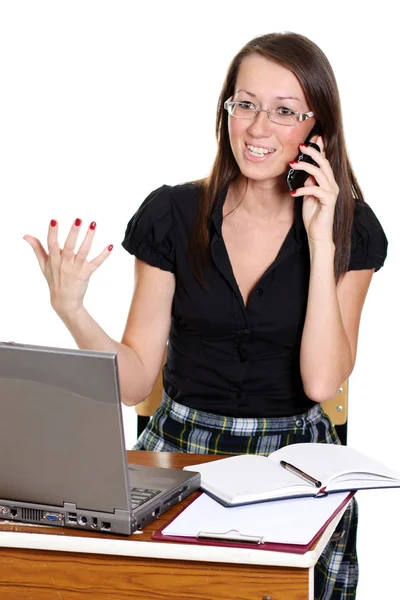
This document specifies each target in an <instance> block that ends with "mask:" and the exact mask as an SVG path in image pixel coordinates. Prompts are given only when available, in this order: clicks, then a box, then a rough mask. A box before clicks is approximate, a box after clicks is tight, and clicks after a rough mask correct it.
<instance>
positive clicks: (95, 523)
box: [91, 517, 97, 529]
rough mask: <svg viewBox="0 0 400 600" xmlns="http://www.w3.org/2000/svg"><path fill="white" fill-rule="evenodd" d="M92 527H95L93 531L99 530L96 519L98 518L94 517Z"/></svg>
mask: <svg viewBox="0 0 400 600" xmlns="http://www.w3.org/2000/svg"><path fill="white" fill-rule="evenodd" d="M91 526H92V527H93V529H96V528H97V519H96V517H92V525H91Z"/></svg>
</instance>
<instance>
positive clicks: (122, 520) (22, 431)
mask: <svg viewBox="0 0 400 600" xmlns="http://www.w3.org/2000/svg"><path fill="white" fill-rule="evenodd" d="M199 485H200V475H199V474H198V473H193V472H189V471H182V470H180V469H170V468H158V467H150V466H142V465H131V464H130V465H128V464H127V460H126V451H125V440H124V430H123V423H122V410H121V403H120V394H119V379H118V369H117V360H116V355H115V354H111V353H105V352H94V351H86V350H67V349H61V348H46V347H40V346H28V345H22V344H15V343H12V342H9V343H1V342H0V518H1V519H7V520H15V521H22V522H25V523H34V524H42V525H43V524H46V525H58V526H60V527H72V528H74V529H81V530H90V531H101V532H109V533H114V534H125V535H130V534H131V533H132V532H133V531H135V530H136V529H141V528H142V527H144V526H145V525H146V524H147V523H150V522H151V521H153V520H154V519H155V518H157V516H158V515H159V514H161V513H163V512H165V511H166V510H167V509H168V508H170V507H171V506H173V505H174V504H176V503H177V502H179V501H180V500H182V499H183V498H185V497H186V496H187V495H188V494H190V493H191V492H193V491H194V490H196V489H197V488H198V487H199Z"/></svg>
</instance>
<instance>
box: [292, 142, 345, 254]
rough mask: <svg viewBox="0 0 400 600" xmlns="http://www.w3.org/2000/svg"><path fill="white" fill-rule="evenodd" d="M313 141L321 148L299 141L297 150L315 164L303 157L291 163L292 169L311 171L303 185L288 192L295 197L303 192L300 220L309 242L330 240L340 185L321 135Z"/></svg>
mask: <svg viewBox="0 0 400 600" xmlns="http://www.w3.org/2000/svg"><path fill="white" fill-rule="evenodd" d="M316 144H318V146H319V147H320V148H321V152H318V150H315V148H312V147H310V146H304V145H303V144H300V151H301V152H302V153H303V154H308V155H309V156H311V158H312V159H313V160H314V161H315V162H316V163H317V165H318V167H316V166H315V165H311V164H310V163H306V162H303V161H300V162H298V163H295V164H291V165H290V167H291V168H292V169H296V170H297V169H300V170H303V171H306V172H307V173H309V175H310V177H307V179H306V181H305V184H304V187H301V188H298V189H297V190H296V191H295V192H291V194H292V196H293V197H294V198H296V197H300V196H304V200H303V222H304V226H305V228H306V232H307V235H308V240H309V243H320V242H332V231H333V218H334V214H335V205H336V200H337V197H338V194H339V187H338V184H337V183H336V181H335V177H334V175H333V171H332V167H331V165H330V164H329V161H328V160H327V159H326V157H325V152H324V142H323V140H322V137H318V139H317V140H316ZM317 184H318V185H317Z"/></svg>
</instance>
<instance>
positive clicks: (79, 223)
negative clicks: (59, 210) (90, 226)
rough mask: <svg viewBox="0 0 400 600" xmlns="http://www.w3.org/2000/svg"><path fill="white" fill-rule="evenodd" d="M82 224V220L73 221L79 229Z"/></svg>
mask: <svg viewBox="0 0 400 600" xmlns="http://www.w3.org/2000/svg"><path fill="white" fill-rule="evenodd" d="M81 223H82V219H75V225H76V226H77V227H79V226H80V225H81Z"/></svg>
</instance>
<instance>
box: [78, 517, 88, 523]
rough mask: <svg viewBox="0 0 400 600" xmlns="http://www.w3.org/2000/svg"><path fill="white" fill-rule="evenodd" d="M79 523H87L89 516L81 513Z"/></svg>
mask: <svg viewBox="0 0 400 600" xmlns="http://www.w3.org/2000/svg"><path fill="white" fill-rule="evenodd" d="M78 523H79V525H83V526H85V525H87V517H85V515H81V516H80V517H79V519H78Z"/></svg>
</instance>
